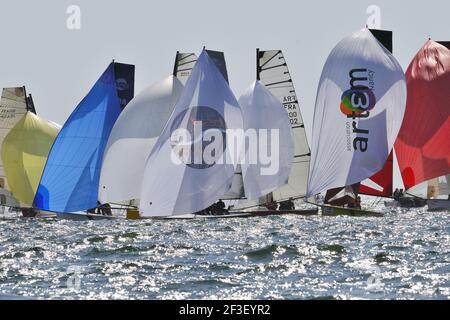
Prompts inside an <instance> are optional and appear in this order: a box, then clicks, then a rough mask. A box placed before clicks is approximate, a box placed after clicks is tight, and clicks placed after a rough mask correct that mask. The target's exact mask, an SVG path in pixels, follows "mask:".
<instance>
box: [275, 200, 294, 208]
mask: <svg viewBox="0 0 450 320" xmlns="http://www.w3.org/2000/svg"><path fill="white" fill-rule="evenodd" d="M279 210H286V211H290V210H295V205H294V201H293V200H292V198H290V199H289V200H285V201H283V202H281V203H280V208H279Z"/></svg>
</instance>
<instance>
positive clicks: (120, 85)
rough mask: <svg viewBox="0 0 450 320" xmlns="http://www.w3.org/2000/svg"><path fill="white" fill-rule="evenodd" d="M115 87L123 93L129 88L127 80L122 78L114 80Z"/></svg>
mask: <svg viewBox="0 0 450 320" xmlns="http://www.w3.org/2000/svg"><path fill="white" fill-rule="evenodd" d="M116 87H117V90H118V91H124V90H128V88H130V86H129V85H128V82H127V80H126V79H124V78H119V79H117V80H116Z"/></svg>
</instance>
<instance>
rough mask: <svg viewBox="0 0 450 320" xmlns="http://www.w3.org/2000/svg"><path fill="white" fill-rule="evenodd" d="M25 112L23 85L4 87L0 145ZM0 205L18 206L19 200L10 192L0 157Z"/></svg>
mask: <svg viewBox="0 0 450 320" xmlns="http://www.w3.org/2000/svg"><path fill="white" fill-rule="evenodd" d="M26 113H27V103H26V92H25V88H24V87H16V88H4V89H3V91H2V97H1V100H0V147H1V145H2V144H3V140H4V139H5V137H6V136H7V135H8V133H9V131H10V130H11V129H12V128H13V127H14V126H15V125H16V124H17V122H19V120H20V119H22V117H23V116H24V115H25V114H26ZM0 205H6V206H17V207H18V206H19V202H18V201H17V200H16V199H15V198H14V197H13V195H12V194H11V192H10V189H9V186H8V181H7V179H6V175H5V169H4V168H3V163H2V160H1V159H0Z"/></svg>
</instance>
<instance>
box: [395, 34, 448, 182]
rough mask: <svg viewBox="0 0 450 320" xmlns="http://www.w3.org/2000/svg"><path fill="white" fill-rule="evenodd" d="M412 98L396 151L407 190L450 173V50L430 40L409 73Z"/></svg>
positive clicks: (409, 100)
mask: <svg viewBox="0 0 450 320" xmlns="http://www.w3.org/2000/svg"><path fill="white" fill-rule="evenodd" d="M406 82H407V87H408V98H407V104H406V112H405V117H404V119H403V123H402V127H401V129H400V133H399V135H398V138H397V141H396V143H395V151H396V153H397V159H398V163H399V166H400V171H401V174H402V178H403V183H404V184H405V187H406V189H409V188H411V187H413V186H415V185H417V184H419V183H421V182H423V181H426V180H429V179H432V178H435V177H439V176H442V175H446V174H449V173H450V118H449V115H450V50H449V49H448V48H446V47H445V46H443V45H441V44H439V43H437V42H434V41H432V40H429V41H427V42H426V43H425V45H424V46H423V47H422V48H421V49H420V51H419V52H418V53H417V55H416V56H415V57H414V59H413V60H412V62H411V64H410V65H409V67H408V70H407V72H406Z"/></svg>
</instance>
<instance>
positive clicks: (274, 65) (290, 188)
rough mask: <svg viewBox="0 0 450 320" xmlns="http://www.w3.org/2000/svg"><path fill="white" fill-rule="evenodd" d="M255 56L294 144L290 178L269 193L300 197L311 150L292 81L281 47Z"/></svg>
mask: <svg viewBox="0 0 450 320" xmlns="http://www.w3.org/2000/svg"><path fill="white" fill-rule="evenodd" d="M258 59H259V63H258V65H259V71H258V73H259V77H260V79H261V83H263V84H264V85H265V86H266V88H267V89H268V90H269V91H270V92H271V93H272V95H274V96H275V97H277V98H278V99H279V100H280V101H281V103H282V105H283V107H284V108H285V110H286V112H287V114H288V116H289V121H290V127H291V128H292V134H293V137H294V146H295V148H294V155H293V158H292V168H291V173H290V175H289V181H288V183H287V184H285V185H284V186H282V187H281V188H279V189H277V190H274V191H273V192H272V195H273V199H274V200H275V201H282V200H287V199H289V198H299V197H303V196H305V194H306V183H307V180H308V166H309V160H310V150H309V145H308V141H307V139H306V131H305V126H304V123H303V118H302V114H301V111H300V105H299V101H298V97H297V94H296V92H295V88H294V84H293V82H292V78H291V75H290V73H289V69H288V67H287V63H286V60H285V58H284V56H283V52H282V51H281V50H268V51H259V56H258ZM287 126H289V124H288V125H287Z"/></svg>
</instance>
